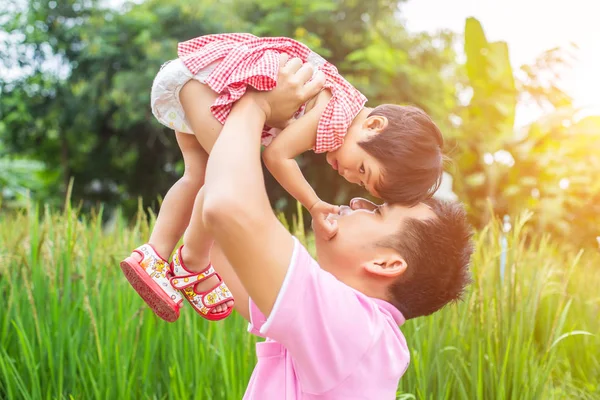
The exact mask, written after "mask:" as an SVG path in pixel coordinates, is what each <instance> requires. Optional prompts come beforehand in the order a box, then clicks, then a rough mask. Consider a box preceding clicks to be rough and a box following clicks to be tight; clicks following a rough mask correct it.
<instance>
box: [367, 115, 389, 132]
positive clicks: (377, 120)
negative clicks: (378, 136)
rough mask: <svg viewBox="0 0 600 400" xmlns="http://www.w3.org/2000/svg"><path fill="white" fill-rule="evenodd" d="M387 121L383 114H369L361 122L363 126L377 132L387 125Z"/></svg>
mask: <svg viewBox="0 0 600 400" xmlns="http://www.w3.org/2000/svg"><path fill="white" fill-rule="evenodd" d="M388 122H389V121H388V119H387V117H384V116H383V115H371V116H370V117H368V118H367V119H366V120H365V122H364V123H363V128H365V129H368V130H370V131H374V133H379V132H381V131H383V130H384V129H385V128H386V127H387V126H388Z"/></svg>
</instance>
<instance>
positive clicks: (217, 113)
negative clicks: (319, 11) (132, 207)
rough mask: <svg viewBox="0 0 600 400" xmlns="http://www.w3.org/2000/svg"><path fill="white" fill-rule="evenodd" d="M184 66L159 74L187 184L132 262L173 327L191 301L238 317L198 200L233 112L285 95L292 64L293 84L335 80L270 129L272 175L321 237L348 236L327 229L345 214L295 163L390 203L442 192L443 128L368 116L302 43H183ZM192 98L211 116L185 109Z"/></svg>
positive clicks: (391, 110)
mask: <svg viewBox="0 0 600 400" xmlns="http://www.w3.org/2000/svg"><path fill="white" fill-rule="evenodd" d="M283 55H287V56H289V57H291V58H292V59H291V60H290V61H289V62H288V61H287V57H286V56H283ZM178 56H179V58H178V59H175V60H172V61H170V62H168V63H166V64H165V65H163V67H162V68H161V70H160V71H159V73H158V74H157V76H156V78H155V80H154V83H153V86H152V95H151V105H152V112H153V114H154V115H155V117H156V118H157V119H158V121H159V122H160V123H162V124H163V125H165V126H168V127H170V128H172V129H173V130H175V132H176V136H177V141H178V144H179V146H180V148H181V151H182V154H183V158H184V162H185V173H184V176H183V177H182V178H181V179H180V180H179V181H178V182H177V183H176V184H175V185H174V186H173V187H172V188H171V189H170V190H169V192H168V193H167V195H166V196H165V198H164V201H163V203H162V206H161V209H160V212H159V214H158V218H157V221H156V224H155V226H154V229H153V231H152V234H151V236H150V239H149V241H148V243H146V244H144V245H142V246H140V247H138V248H137V249H136V250H134V252H133V253H132V255H131V256H130V257H128V258H126V259H125V260H123V261H122V262H121V268H122V269H123V272H124V273H125V276H126V277H127V279H128V280H129V282H130V283H131V285H132V286H133V287H134V289H135V290H136V291H137V292H138V294H140V296H141V297H142V298H143V299H144V300H145V301H146V302H147V303H148V305H149V306H150V307H151V308H152V309H153V310H154V312H155V313H156V314H157V315H158V316H160V317H161V318H163V319H165V320H167V321H170V322H172V321H175V320H176V319H177V318H178V317H179V308H180V306H181V303H182V301H183V297H185V298H186V299H187V300H188V301H189V302H190V304H191V305H192V307H193V308H194V309H195V310H196V311H197V312H198V313H199V314H200V315H202V316H203V317H204V318H207V319H209V320H220V319H223V318H225V317H227V316H228V315H229V314H230V313H231V311H232V310H233V301H232V297H231V294H230V292H229V290H228V289H227V286H226V285H225V284H224V282H222V280H221V278H220V277H219V276H218V275H217V274H216V273H215V271H214V269H213V267H212V265H211V264H210V262H209V251H210V247H211V244H212V239H211V238H210V237H209V236H208V235H207V234H206V232H205V229H204V226H203V224H202V217H201V215H202V213H201V210H200V205H198V204H195V199H196V197H197V194H198V192H199V190H200V188H201V187H202V185H203V181H204V169H205V166H206V161H207V159H208V153H209V152H210V150H211V149H212V146H213V144H214V143H215V141H216V138H217V136H218V134H219V132H220V130H221V127H222V124H223V123H224V122H225V120H226V119H227V115H228V113H229V111H230V110H231V107H232V105H233V103H235V102H236V101H237V100H238V99H240V98H241V97H242V95H243V94H244V93H245V91H246V90H248V89H249V88H253V89H255V90H270V89H272V88H274V87H275V86H276V83H277V81H276V79H277V74H278V70H279V64H280V62H286V63H287V64H285V68H289V69H290V70H293V72H296V71H298V69H300V67H301V66H302V63H308V64H310V65H312V66H313V70H312V71H310V70H307V71H306V73H308V74H313V79H314V78H315V77H316V74H321V76H320V79H322V78H323V76H324V79H325V85H324V90H322V91H321V93H320V94H319V95H318V96H316V97H315V98H313V99H311V100H310V101H308V102H307V103H306V104H305V105H304V106H303V107H301V109H300V110H298V112H297V113H296V115H295V116H294V121H293V122H289V121H282V122H281V123H278V125H279V126H278V127H273V126H265V127H264V130H263V135H262V144H263V145H264V146H266V148H265V150H264V152H263V158H264V161H265V164H266V166H267V168H268V169H269V171H270V172H271V173H272V174H273V176H274V177H275V178H276V179H277V180H278V182H279V183H280V184H281V185H282V186H283V187H284V189H286V190H287V191H288V192H289V193H290V194H291V195H292V196H294V197H295V198H296V199H297V200H298V201H300V202H301V203H302V205H303V206H304V207H305V208H306V209H307V210H308V211H309V212H310V214H311V216H312V218H313V226H314V229H315V233H316V234H317V235H319V236H320V237H326V238H330V237H332V236H333V235H335V232H336V226H335V225H332V224H331V222H330V221H329V220H328V219H327V218H326V217H327V215H329V214H330V213H337V207H336V206H334V205H331V204H328V203H326V202H325V201H323V200H321V199H320V198H319V197H318V196H317V195H316V193H315V192H314V190H313V189H312V187H311V186H310V184H309V183H308V182H307V181H306V179H305V178H304V176H303V175H302V172H301V171H300V169H299V167H298V165H297V163H296V162H295V160H294V158H295V157H296V156H298V155H299V154H301V153H303V152H305V151H308V150H313V151H314V152H316V153H325V152H326V153H327V156H326V159H327V162H328V163H329V164H330V165H331V167H332V168H334V169H335V170H337V171H338V173H339V174H340V175H341V176H343V177H344V178H345V179H346V180H347V181H349V182H351V183H355V184H358V185H361V186H363V187H364V188H366V189H367V190H368V191H369V193H371V194H372V195H373V196H376V197H379V198H382V199H384V200H385V201H387V202H390V203H403V204H415V203H417V202H419V201H421V200H423V199H425V198H427V197H429V196H431V194H433V192H434V191H435V190H436V188H437V187H438V186H439V182H440V178H441V174H442V162H443V155H442V147H443V139H442V135H441V132H440V131H439V129H438V128H437V126H436V125H435V123H434V122H433V121H432V120H431V118H430V117H429V116H428V115H427V114H426V113H424V112H423V111H422V110H420V109H418V108H415V107H407V106H397V105H389V104H386V105H381V106H378V107H376V108H375V109H371V108H367V107H364V104H365V103H366V101H367V99H366V98H365V96H363V95H362V94H361V93H360V92H359V91H358V90H357V89H355V88H354V87H352V85H350V84H349V83H348V82H347V81H346V80H345V79H344V78H343V77H342V76H341V75H339V73H338V71H337V69H336V68H335V66H333V65H332V64H330V63H328V62H327V61H326V60H324V59H323V58H322V57H320V56H319V55H317V54H316V53H314V52H312V51H311V50H310V49H309V48H308V47H306V46H305V45H303V44H301V43H299V42H297V41H294V40H292V39H288V38H258V37H256V36H253V35H250V34H242V33H236V34H217V35H208V36H202V37H199V38H195V39H192V40H189V41H187V42H183V43H180V44H179V46H178ZM302 68H305V67H302ZM199 91H201V92H202V95H201V96H200V97H198V95H197V94H198V92H199ZM192 92H193V93H194V96H195V97H194V99H197V98H202V99H203V101H202V102H200V103H201V104H198V103H199V102H198V101H195V102H194V104H193V106H191V105H190V104H191V102H186V101H184V100H185V98H191V94H189V93H192ZM186 104H187V107H186ZM278 128H283V129H278ZM184 232H185V236H184V240H183V242H184V245H183V246H181V247H180V248H179V249H178V251H177V252H176V254H175V255H174V257H173V262H172V264H171V265H169V263H168V261H167V258H165V256H166V257H168V256H169V255H170V254H171V253H172V252H173V249H174V247H175V245H176V244H177V242H178V241H179V240H180V238H181V236H182V235H183V233H184ZM184 259H185V263H184V261H183V260H184ZM179 291H181V293H182V294H183V297H182V295H181V294H180V293H179Z"/></svg>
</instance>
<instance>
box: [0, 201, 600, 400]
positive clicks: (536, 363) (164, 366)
mask: <svg viewBox="0 0 600 400" xmlns="http://www.w3.org/2000/svg"><path fill="white" fill-rule="evenodd" d="M140 215H142V214H140ZM525 220H526V218H521V219H520V222H517V223H516V224H515V225H516V226H515V229H513V230H512V232H511V233H510V234H509V237H508V244H509V247H508V254H507V258H508V268H507V274H506V279H505V281H504V282H501V281H500V278H499V272H498V270H499V259H500V245H499V238H500V236H499V235H500V234H499V228H498V225H497V224H495V223H494V224H492V225H490V226H489V227H488V228H486V229H484V230H483V231H482V232H479V233H478V235H477V238H476V241H477V250H476V253H475V255H474V259H473V270H474V274H475V276H474V280H475V282H474V284H473V286H472V289H471V290H470V291H469V294H468V296H467V298H466V299H465V301H464V302H463V303H461V304H460V305H459V306H451V307H448V308H446V309H444V310H443V311H442V312H438V313H437V314H435V315H434V316H431V317H427V318H421V319H417V320H414V321H409V322H408V323H407V324H406V325H405V326H404V327H403V332H404V334H405V336H406V338H407V341H408V343H409V347H410V348H411V351H412V359H411V365H410V367H409V369H408V371H407V373H406V374H405V376H404V377H403V379H402V380H401V383H400V387H399V390H398V394H399V398H401V399H414V398H416V399H553V398H554V399H594V398H595V399H599V398H600V383H599V382H600V360H599V356H600V338H599V337H598V333H599V331H600V329H599V328H600V318H599V315H600V312H599V311H600V310H599V309H600V294H599V293H600V291H599V289H598V288H600V255H599V254H598V251H595V250H588V251H586V252H584V253H578V252H573V251H570V250H568V249H562V248H560V247H558V246H557V245H556V244H554V243H552V242H551V241H550V240H549V239H548V238H546V237H534V238H533V239H532V238H529V239H528V240H525V235H524V233H523V230H524V229H526V224H525V225H524V222H525ZM100 221H101V215H93V216H83V215H77V212H76V211H74V210H72V209H67V210H65V211H64V212H62V213H56V212H51V211H49V210H39V209H37V208H32V209H30V210H28V211H27V212H25V213H22V214H16V215H15V214H4V215H0V256H1V262H0V310H1V311H0V398H2V399H11V400H12V399H71V398H72V399H110V400H114V399H130V398H131V399H166V398H168V399H190V398H198V399H240V398H241V397H242V395H243V393H244V389H245V387H246V383H247V381H248V378H249V376H250V374H251V372H252V369H253V367H254V363H255V356H254V342H255V340H254V339H253V338H252V337H251V336H250V335H248V334H247V333H246V323H245V321H243V320H242V319H241V318H239V317H238V316H237V315H236V316H234V317H233V318H229V319H228V320H227V321H225V322H221V323H208V322H206V321H204V320H203V319H202V318H199V317H197V316H195V315H194V314H193V312H192V310H191V308H190V307H189V306H188V307H184V309H183V310H182V314H183V315H182V317H181V319H180V320H179V321H178V322H176V323H174V324H168V323H165V322H162V321H161V320H159V319H158V318H156V317H155V316H154V315H153V314H152V312H151V311H150V310H149V309H147V308H146V307H145V305H144V304H143V302H142V300H141V299H140V298H139V297H138V296H137V295H136V294H135V292H134V291H133V290H132V289H131V288H130V286H129V284H128V283H127V282H126V280H125V279H124V278H123V276H122V275H121V270H120V268H119V267H118V264H119V261H120V259H121V258H122V257H123V256H124V255H127V254H128V252H129V251H130V250H131V249H132V248H134V247H135V246H137V245H138V244H140V243H141V242H142V241H143V239H144V238H146V237H148V230H149V228H148V225H149V222H151V221H147V220H146V219H145V218H144V217H141V216H140V217H139V218H138V219H137V220H136V221H134V224H133V226H131V225H129V224H127V223H126V222H125V221H124V220H123V219H122V218H116V220H115V221H114V223H113V224H111V226H110V228H108V229H103V227H102V226H101V223H100ZM301 223H302V221H299V223H293V224H292V225H293V229H294V230H295V231H298V230H299V229H301ZM299 225H300V226H299ZM302 239H304V238H302ZM382 368H385V366H382Z"/></svg>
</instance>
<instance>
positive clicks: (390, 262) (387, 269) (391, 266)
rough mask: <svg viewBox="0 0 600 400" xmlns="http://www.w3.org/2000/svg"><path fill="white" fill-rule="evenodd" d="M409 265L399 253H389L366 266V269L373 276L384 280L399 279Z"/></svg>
mask: <svg viewBox="0 0 600 400" xmlns="http://www.w3.org/2000/svg"><path fill="white" fill-rule="evenodd" d="M407 267H408V264H407V263H406V260H405V259H404V258H402V257H401V256H400V255H399V254H397V253H395V252H394V253H388V254H386V255H384V256H381V257H379V258H376V259H374V260H372V261H369V262H367V263H366V264H364V268H365V270H366V271H367V272H369V273H371V274H375V275H378V276H380V277H382V278H397V277H399V276H400V275H402V274H403V273H404V272H406V268H407Z"/></svg>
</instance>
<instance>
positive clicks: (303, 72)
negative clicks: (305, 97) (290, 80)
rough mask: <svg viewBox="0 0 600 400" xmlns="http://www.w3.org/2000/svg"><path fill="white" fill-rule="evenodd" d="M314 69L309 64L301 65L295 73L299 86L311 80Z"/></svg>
mask: <svg viewBox="0 0 600 400" xmlns="http://www.w3.org/2000/svg"><path fill="white" fill-rule="evenodd" d="M314 72H315V69H314V68H313V66H312V65H310V64H309V63H304V64H302V67H301V68H300V69H299V70H298V72H296V77H297V78H298V80H299V81H300V83H301V84H305V83H306V82H308V81H309V80H310V78H312V76H313V74H314Z"/></svg>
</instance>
